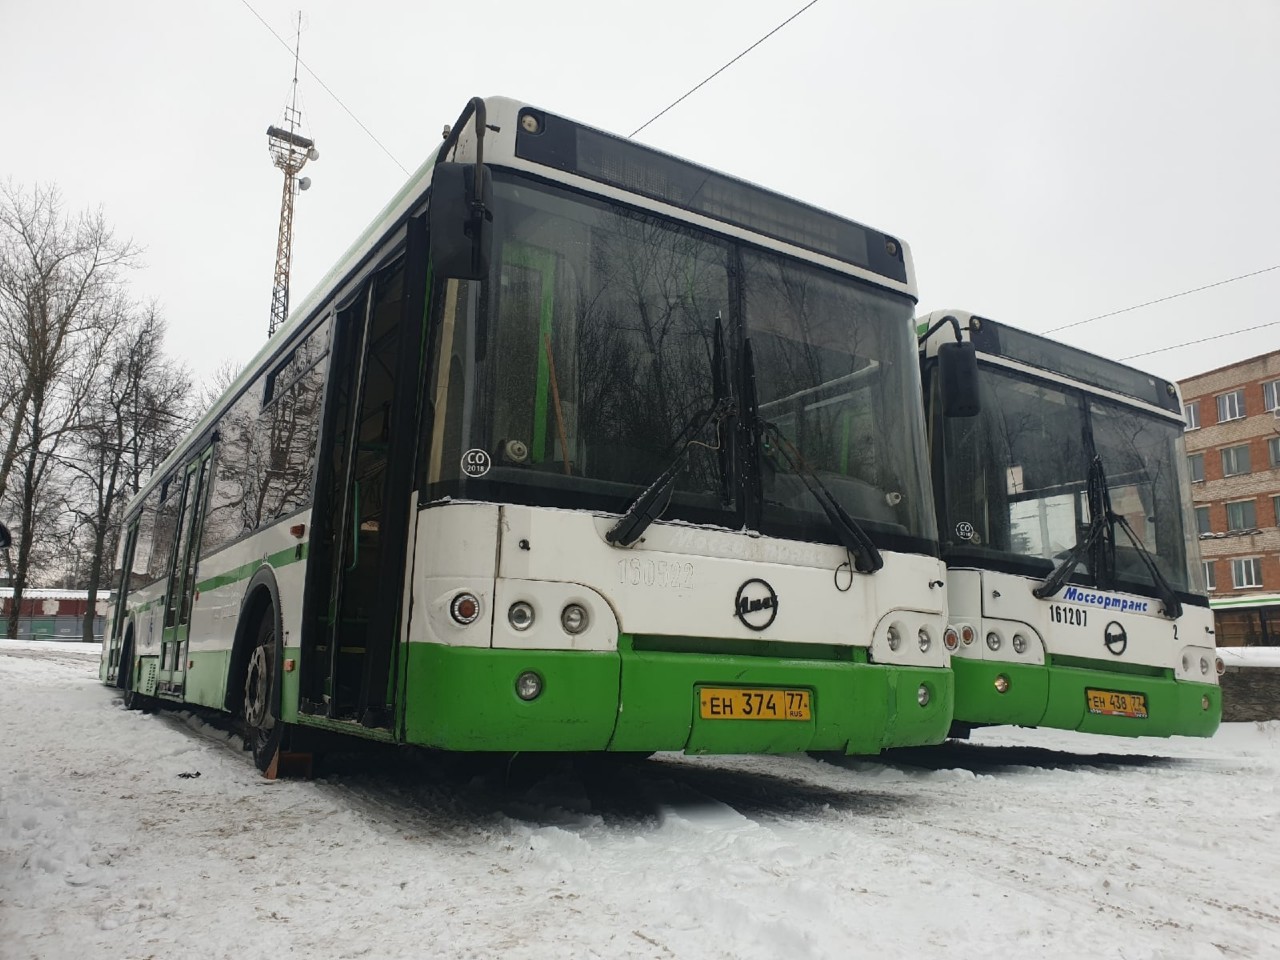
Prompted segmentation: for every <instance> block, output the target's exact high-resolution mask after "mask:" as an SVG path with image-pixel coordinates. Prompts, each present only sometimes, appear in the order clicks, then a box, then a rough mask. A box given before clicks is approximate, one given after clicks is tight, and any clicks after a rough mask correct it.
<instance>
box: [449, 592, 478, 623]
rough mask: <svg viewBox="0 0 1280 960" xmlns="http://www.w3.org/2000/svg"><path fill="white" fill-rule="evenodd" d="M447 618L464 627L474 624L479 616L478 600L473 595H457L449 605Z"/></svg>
mask: <svg viewBox="0 0 1280 960" xmlns="http://www.w3.org/2000/svg"><path fill="white" fill-rule="evenodd" d="M449 616H451V617H453V619H454V620H455V621H456V622H458V623H460V624H462V625H463V626H464V627H465V626H466V625H467V624H468V623H475V620H476V617H478V616H480V600H479V599H478V598H477V597H476V595H475V594H474V593H460V594H458V595H457V596H456V597H454V598H453V602H452V603H450V604H449Z"/></svg>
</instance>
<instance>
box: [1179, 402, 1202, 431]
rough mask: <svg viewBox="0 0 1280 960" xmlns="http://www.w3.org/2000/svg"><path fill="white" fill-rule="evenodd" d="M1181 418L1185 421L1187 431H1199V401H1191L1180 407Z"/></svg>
mask: <svg viewBox="0 0 1280 960" xmlns="http://www.w3.org/2000/svg"><path fill="white" fill-rule="evenodd" d="M1182 417H1183V419H1184V420H1186V421H1187V429H1188V430H1199V429H1200V401H1198V400H1192V401H1191V402H1190V403H1184V404H1183V405H1182Z"/></svg>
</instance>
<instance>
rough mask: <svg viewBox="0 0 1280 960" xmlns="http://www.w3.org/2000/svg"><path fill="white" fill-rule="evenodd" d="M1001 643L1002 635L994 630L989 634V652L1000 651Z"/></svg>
mask: <svg viewBox="0 0 1280 960" xmlns="http://www.w3.org/2000/svg"><path fill="white" fill-rule="evenodd" d="M1000 642H1001V641H1000V634H998V633H996V632H995V631H994V630H992V631H991V632H990V633H988V634H987V649H988V650H999V649H1000ZM1001 692H1003V691H1001Z"/></svg>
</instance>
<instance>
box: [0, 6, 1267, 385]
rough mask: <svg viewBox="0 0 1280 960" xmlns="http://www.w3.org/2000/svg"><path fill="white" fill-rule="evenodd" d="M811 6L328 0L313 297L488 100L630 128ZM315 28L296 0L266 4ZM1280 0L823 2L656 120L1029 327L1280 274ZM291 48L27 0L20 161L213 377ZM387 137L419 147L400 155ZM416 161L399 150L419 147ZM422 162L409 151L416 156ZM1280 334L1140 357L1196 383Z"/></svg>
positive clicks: (1139, 327) (237, 22)
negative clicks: (125, 250)
mask: <svg viewBox="0 0 1280 960" xmlns="http://www.w3.org/2000/svg"><path fill="white" fill-rule="evenodd" d="M805 2H806V0H646V2H645V3H642V4H634V3H627V4H620V3H619V4H615V3H608V2H602V0H538V2H536V3H534V2H516V0H509V2H507V0H501V2H500V0H487V2H483V0H469V2H466V3H449V4H441V3H423V2H420V0H419V2H403V3H401V2H377V0H370V2H367V3H359V4H356V3H351V2H349V0H345V2H336V0H324V2H318V0H310V2H308V3H307V4H306V6H305V8H304V16H303V24H304V25H303V31H302V60H303V61H304V63H305V64H307V65H308V66H309V67H310V68H311V69H312V70H314V71H315V74H316V75H318V76H319V78H320V80H322V81H323V82H324V84H326V85H327V86H328V87H329V89H330V90H332V91H333V93H334V94H336V95H337V97H338V98H340V99H341V101H342V102H343V103H345V105H346V107H347V108H349V109H350V111H351V113H353V114H355V116H356V117H358V118H359V120H360V122H362V123H363V124H364V125H365V126H366V127H368V129H369V130H370V131H372V133H373V134H374V136H376V137H377V138H378V140H380V141H381V142H382V144H384V145H385V147H386V150H387V152H384V151H383V150H382V149H381V148H380V147H379V146H378V145H377V144H376V143H375V142H374V140H373V139H371V138H370V136H369V135H368V134H367V133H365V132H364V131H363V130H361V129H360V127H359V126H358V125H357V123H356V122H355V121H354V120H353V119H352V118H351V116H350V115H349V114H348V113H347V112H346V111H344V109H343V108H342V106H340V105H339V104H338V103H337V102H335V100H334V98H333V97H332V96H330V94H329V93H327V92H325V90H324V88H323V87H322V86H321V84H320V83H319V82H318V81H317V80H316V79H315V78H314V77H313V76H312V75H311V74H309V73H307V71H306V70H305V69H303V70H302V71H301V74H300V92H301V105H302V107H303V110H304V114H303V123H304V128H305V130H306V132H308V133H309V134H310V135H311V136H313V137H314V138H315V140H316V143H317V146H318V147H319V149H320V153H321V157H320V159H319V160H318V161H317V162H315V163H313V164H310V165H308V168H307V170H306V173H307V174H308V175H310V177H311V178H312V181H313V186H312V188H311V190H310V191H309V192H307V193H305V194H303V195H301V196H300V197H299V198H298V201H297V213H296V217H295V230H296V233H295V242H294V271H293V284H292V300H293V302H294V303H301V302H302V299H303V297H304V296H305V294H306V293H307V292H308V291H309V290H310V289H311V287H312V286H313V284H314V283H316V282H317V281H318V279H319V278H320V277H321V276H322V275H323V274H324V273H325V271H326V270H327V269H328V268H329V267H330V266H331V265H332V264H333V262H334V261H335V260H336V259H337V258H338V256H339V255H340V254H341V253H342V251H343V250H344V249H345V248H346V247H347V245H348V244H349V243H350V242H351V241H352V240H354V239H355V237H356V236H357V234H358V233H359V232H360V231H361V230H362V229H363V227H364V226H365V225H366V224H367V223H368V222H369V220H371V219H372V218H373V216H374V215H375V214H376V213H377V212H378V211H379V210H380V209H381V207H382V205H383V204H384V203H385V202H386V201H387V200H388V199H389V198H390V197H391V195H392V194H394V193H395V192H396V190H397V189H398V188H399V186H400V185H401V184H402V183H403V181H404V180H405V177H406V175H405V172H404V170H402V169H401V166H400V165H403V167H404V168H407V169H409V170H412V169H414V168H416V166H417V165H418V164H419V163H420V162H421V161H422V160H423V158H424V157H425V156H426V155H427V153H428V152H429V151H430V150H431V149H433V148H434V146H435V144H436V143H437V142H438V141H439V138H440V130H441V127H442V126H443V125H444V124H445V123H448V122H451V121H452V120H453V119H454V118H456V116H457V115H458V113H459V112H460V110H461V109H462V107H463V105H464V104H465V102H466V100H467V99H468V98H469V97H471V96H473V95H477V94H479V95H485V96H488V95H495V94H499V95H504V96H511V97H515V98H517V99H522V100H526V101H529V102H531V103H533V104H536V105H538V106H541V107H544V108H546V109H548V110H551V111H553V112H556V113H561V114H564V115H566V116H569V117H573V118H575V119H577V120H581V121H584V122H586V123H590V124H592V125H594V126H597V127H600V128H602V129H605V130H608V131H611V132H614V133H619V134H622V135H626V134H628V133H630V132H631V131H632V130H634V129H635V128H636V127H638V126H640V125H641V124H642V123H643V122H644V121H645V120H647V119H649V118H650V117H651V116H652V115H653V114H655V113H656V112H658V111H659V110H660V109H661V108H662V107H664V106H666V105H667V104H668V103H670V102H671V101H672V100H674V99H675V98H676V97H678V96H679V95H680V94H682V93H684V92H685V91H686V90H688V89H689V88H690V87H692V86H693V85H694V84H696V83H697V82H698V81H700V80H702V79H703V78H705V77H706V76H707V75H708V74H710V73H711V72H712V71H714V70H715V69H716V68H718V67H720V66H721V65H723V64H724V63H725V62H726V61H728V60H729V59H731V58H732V57H733V56H735V55H736V54H738V53H739V52H740V51H742V50H743V49H744V48H746V47H747V46H749V45H750V44H752V43H753V42H755V41H756V40H757V39H759V38H760V37H761V36H762V35H763V34H765V33H766V32H767V31H769V30H770V29H772V28H773V27H774V26H776V25H777V24H778V23H780V22H781V21H782V20H784V19H785V18H786V17H788V16H790V15H791V14H793V13H794V12H796V11H797V10H799V9H800V8H801V7H802V6H804V3H805ZM249 3H250V4H251V5H252V8H253V9H254V10H256V11H257V12H258V13H259V14H260V15H261V17H262V19H263V20H265V21H266V22H267V23H268V24H270V26H271V27H272V28H273V29H274V30H275V31H276V32H277V33H279V34H280V35H281V36H283V37H285V38H286V39H287V40H288V41H289V42H290V43H292V38H293V32H294V21H295V18H296V15H297V11H298V6H297V3H296V0H295V2H293V3H285V2H278V0H249ZM1278 50H1280V2H1277V0H1224V2H1219V3H1208V2H1204V0H1198V2H1185V0H1182V2H1173V0H1158V2H1157V0H1152V2H1129V0H1101V2H1082V0H1064V2H1035V3H1029V2H1022V0H1004V2H967V3H947V2H941V0H894V2H884V0H877V2H870V0H867V2H850V0H819V2H818V3H817V4H816V5H815V6H813V7H812V8H811V9H809V10H807V11H806V12H805V13H804V14H802V15H801V16H799V17H798V18H797V19H796V20H794V21H793V22H792V23H790V24H789V25H788V26H787V27H785V28H784V29H782V30H781V31H780V32H779V33H777V34H776V35H775V36H773V37H772V38H771V39H769V40H768V41H766V42H765V43H763V44H762V45H761V46H759V47H758V48H756V49H755V50H754V51H752V52H751V53H750V54H748V55H747V56H746V57H744V58H743V59H742V60H740V61H739V62H738V63H736V64H735V65H733V66H732V67H730V68H729V69H728V70H726V71H725V72H724V73H722V74H721V75H720V76H719V77H717V78H716V79H714V80H712V81H711V82H710V83H708V84H707V85H706V86H705V87H703V88H702V89H701V90H699V91H698V92H697V93H695V94H694V95H693V96H691V97H690V98H689V99H687V100H685V101H684V102H683V103H681V104H680V105H679V106H677V107H676V108H675V109H674V110H672V111H671V112H670V113H668V114H667V115H665V116H664V117H662V118H661V119H660V120H658V121H657V122H655V123H654V124H653V125H651V126H649V127H648V128H646V129H645V130H644V131H643V132H642V133H641V134H640V135H639V137H638V138H637V139H638V140H640V141H642V142H645V143H648V144H651V145H653V146H656V147H659V148H661V149H664V150H668V151H670V152H672V153H675V154H678V155H680V156H683V157H686V158H688V159H691V160H694V161H697V162H699V163H703V164H706V165H708V166H711V167H714V168H717V169H720V170H724V171H726V172H728V173H731V174H734V175H736V176H740V177H743V178H745V179H748V180H753V181H755V182H757V183H759V184H762V185H764V186H766V187H769V188H771V189H774V190H778V191H781V192H783V193H787V194H790V195H792V196H796V197H799V198H801V199H803V200H807V201H809V202H811V203H814V204H816V205H818V206H821V207H825V208H828V209H830V210H833V211H835V212H837V213H840V214H842V215H845V216H848V217H851V218H853V219H855V220H860V221H862V222H864V223H868V224H871V225H874V226H876V227H878V228H880V229H883V230H886V231H889V232H891V233H894V234H896V235H897V236H900V237H902V238H903V239H904V240H906V241H907V243H908V244H909V245H910V246H911V248H912V250H913V253H914V257H915V264H916V272H917V277H918V281H919V287H920V311H921V312H924V311H927V310H933V309H938V308H942V307H957V308H962V309H968V310H973V311H975V312H978V313H981V314H984V315H986V316H989V317H992V318H993V319H996V320H1002V321H1005V322H1007V323H1011V324H1014V325H1017V326H1021V327H1025V328H1026V329H1029V330H1035V331H1047V330H1050V329H1052V328H1055V327H1059V326H1062V325H1064V324H1069V323H1073V322H1075V321H1079V320H1084V319H1087V318H1089V317H1093V316H1096V315H1098V314H1103V313H1107V312H1110V311H1113V310H1119V309H1121V308H1124V307H1128V306H1131V305H1134V304H1138V303H1142V302H1144V301H1148V300H1154V299H1157V298H1160V297H1165V296H1169V295H1171V294H1175V293H1178V292H1179V291H1182V290H1186V289H1189V288H1192V287H1198V286H1202V285H1205V284H1210V283H1214V282H1215V281H1219V280H1224V279H1226V278H1229V277H1234V276H1237V275H1240V274H1245V273H1249V272H1252V271H1258V270H1264V269H1265V268H1267V267H1273V266H1276V265H1280V229H1278V227H1280V174H1278V173H1277V170H1280V166H1278V164H1280V104H1278V103H1277V97H1278V95H1280V55H1277V51H1278ZM292 69H293V62H292V56H291V54H290V53H289V52H288V51H287V50H286V49H285V48H284V47H282V46H281V44H280V42H279V41H278V40H277V39H276V38H275V37H273V36H272V35H271V33H270V32H269V31H268V30H267V28H266V27H264V26H263V24H262V23H261V22H259V20H258V19H257V18H256V17H255V16H254V14H253V13H252V12H251V11H250V8H249V6H246V3H245V0H208V2H204V3H199V4H193V3H185V2H184V3H174V2H172V0H113V2H111V3H102V2H99V0H93V2H88V0H80V2H73V0H62V2H59V0H46V2H42V3H35V2H31V0H0V90H3V91H4V115H3V133H2V134H0V177H6V176H7V177H12V178H13V179H14V180H16V181H18V182H19V183H23V184H27V185H30V184H33V183H35V182H37V181H39V182H43V183H56V184H57V185H58V186H59V187H60V188H61V190H62V192H63V194H64V197H65V199H66V201H67V204H68V206H69V207H72V208H82V207H85V206H91V205H92V206H96V205H99V204H101V205H102V207H103V209H104V210H105V212H106V214H107V217H108V218H109V220H110V221H111V222H113V223H114V224H115V225H116V226H117V228H118V231H119V232H120V233H121V234H123V235H128V236H132V237H133V238H134V240H136V241H137V242H138V243H139V244H140V245H142V246H143V247H144V248H145V250H146V254H145V265H144V267H143V268H142V269H140V270H139V271H138V272H137V273H136V275H135V277H134V288H135V290H136V292H137V294H138V295H139V296H142V297H147V298H154V299H156V300H157V301H158V302H159V303H160V305H161V307H162V308H163V311H164V313H165V316H166V317H167V319H168V322H169V331H170V333H169V346H170V350H171V352H173V353H175V354H176V355H178V356H179V357H181V358H182V359H183V360H185V361H186V362H187V363H188V364H189V365H190V366H191V368H192V369H193V370H194V371H195V372H196V373H197V375H206V374H208V373H209V372H210V371H211V370H212V369H213V368H214V367H215V366H216V365H217V364H218V363H219V362H220V361H221V360H224V359H231V360H234V361H236V362H241V361H243V360H245V359H247V358H248V357H250V356H252V354H253V353H254V352H255V351H256V350H257V349H258V347H259V346H260V345H261V343H262V341H263V339H264V338H265V336H266V328H267V320H268V316H269V313H270V300H271V279H272V271H273V267H274V255H275V243H276V226H277V218H278V215H279V202H280V188H281V175H280V174H279V172H278V171H277V170H276V169H275V168H274V167H273V166H272V164H271V161H270V158H269V156H268V153H267V142H266V134H265V131H266V128H267V126H268V124H271V123H275V122H279V121H280V120H281V118H282V115H283V108H284V106H285V104H286V102H287V100H288V96H289V91H290V86H291V84H290V79H291V75H292ZM388 152H389V153H390V155H391V156H388ZM392 156H393V157H394V158H395V159H394V160H393V159H392ZM397 161H398V164H399V165H398V164H397ZM1277 302H1280V269H1276V270H1272V271H1270V272H1267V273H1263V274H1261V275H1259V276H1255V277H1251V278H1249V279H1245V280H1240V281H1239V282H1236V283H1231V284H1226V285H1224V286H1220V287H1216V288H1214V289H1212V290H1207V291H1204V292H1202V293H1196V294H1192V295H1190V296H1186V297H1181V298H1178V299H1176V300H1173V301H1170V302H1168V303H1163V304H1159V305H1157V306H1152V307H1147V308H1144V309H1141V310H1135V311H1131V312H1128V313H1124V314H1122V315H1120V316H1117V317H1113V318H1109V319H1106V320H1102V321H1099V322H1096V323H1091V324H1087V325H1084V326H1080V327H1076V328H1073V329H1070V330H1064V331H1062V332H1061V333H1059V334H1057V336H1059V337H1060V338H1061V339H1063V340H1065V341H1066V342H1069V343H1074V344H1078V345H1080V346H1083V347H1086V348H1088V349H1091V350H1094V351H1096V352H1098V353H1101V354H1103V355H1105V356H1109V357H1113V358H1116V359H1120V358H1123V357H1126V356H1129V355H1131V354H1135V353H1140V352H1143V351H1146V350H1152V349H1156V348H1159V347H1164V346H1168V345H1172V344H1176V343H1181V342H1183V341H1186V340H1191V339H1194V338H1197V337H1201V336H1209V335H1212V334H1214V333H1219V332H1225V331H1228V330H1234V329H1238V328H1241V327H1247V326H1253V325H1256V324H1262V323H1269V322H1273V321H1276V320H1280V310H1278V309H1277ZM1277 345H1280V326H1273V327H1270V328H1268V329H1263V330H1259V331H1256V332H1253V333H1248V334H1243V335H1240V336H1234V337H1228V338H1225V339H1221V340H1217V341H1214V342H1212V343H1207V344H1202V345H1198V346H1193V347H1186V348H1182V349H1178V350H1171V351H1167V352H1163V353H1158V354H1154V355H1152V356H1147V357H1143V358H1141V359H1138V360H1135V361H1133V362H1134V363H1135V364H1136V365H1139V366H1143V367H1145V368H1146V369H1148V370H1151V371H1153V372H1155V373H1158V374H1161V375H1163V376H1166V377H1172V378H1182V377H1185V376H1188V375H1190V374H1193V373H1197V372H1202V371H1204V370H1207V369H1209V368H1212V367H1215V366H1220V365H1222V364H1226V363H1231V362H1233V361H1235V360H1238V359H1243V358H1245V357H1249V356H1254V355H1256V354H1258V353H1262V352H1265V351H1268V350H1271V349H1274V348H1275V347H1276V346H1277Z"/></svg>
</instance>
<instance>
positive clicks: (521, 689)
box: [516, 670, 542, 700]
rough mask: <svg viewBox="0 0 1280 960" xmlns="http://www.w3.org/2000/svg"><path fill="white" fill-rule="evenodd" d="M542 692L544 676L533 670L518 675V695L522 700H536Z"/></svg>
mask: <svg viewBox="0 0 1280 960" xmlns="http://www.w3.org/2000/svg"><path fill="white" fill-rule="evenodd" d="M541 693H542V678H541V677H540V676H538V675H537V674H536V673H534V672H533V671H532V670H526V671H525V672H524V673H522V674H520V676H518V677H516V696H517V697H519V698H520V699H521V700H536V699H538V696H539V695H540V694H541Z"/></svg>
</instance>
